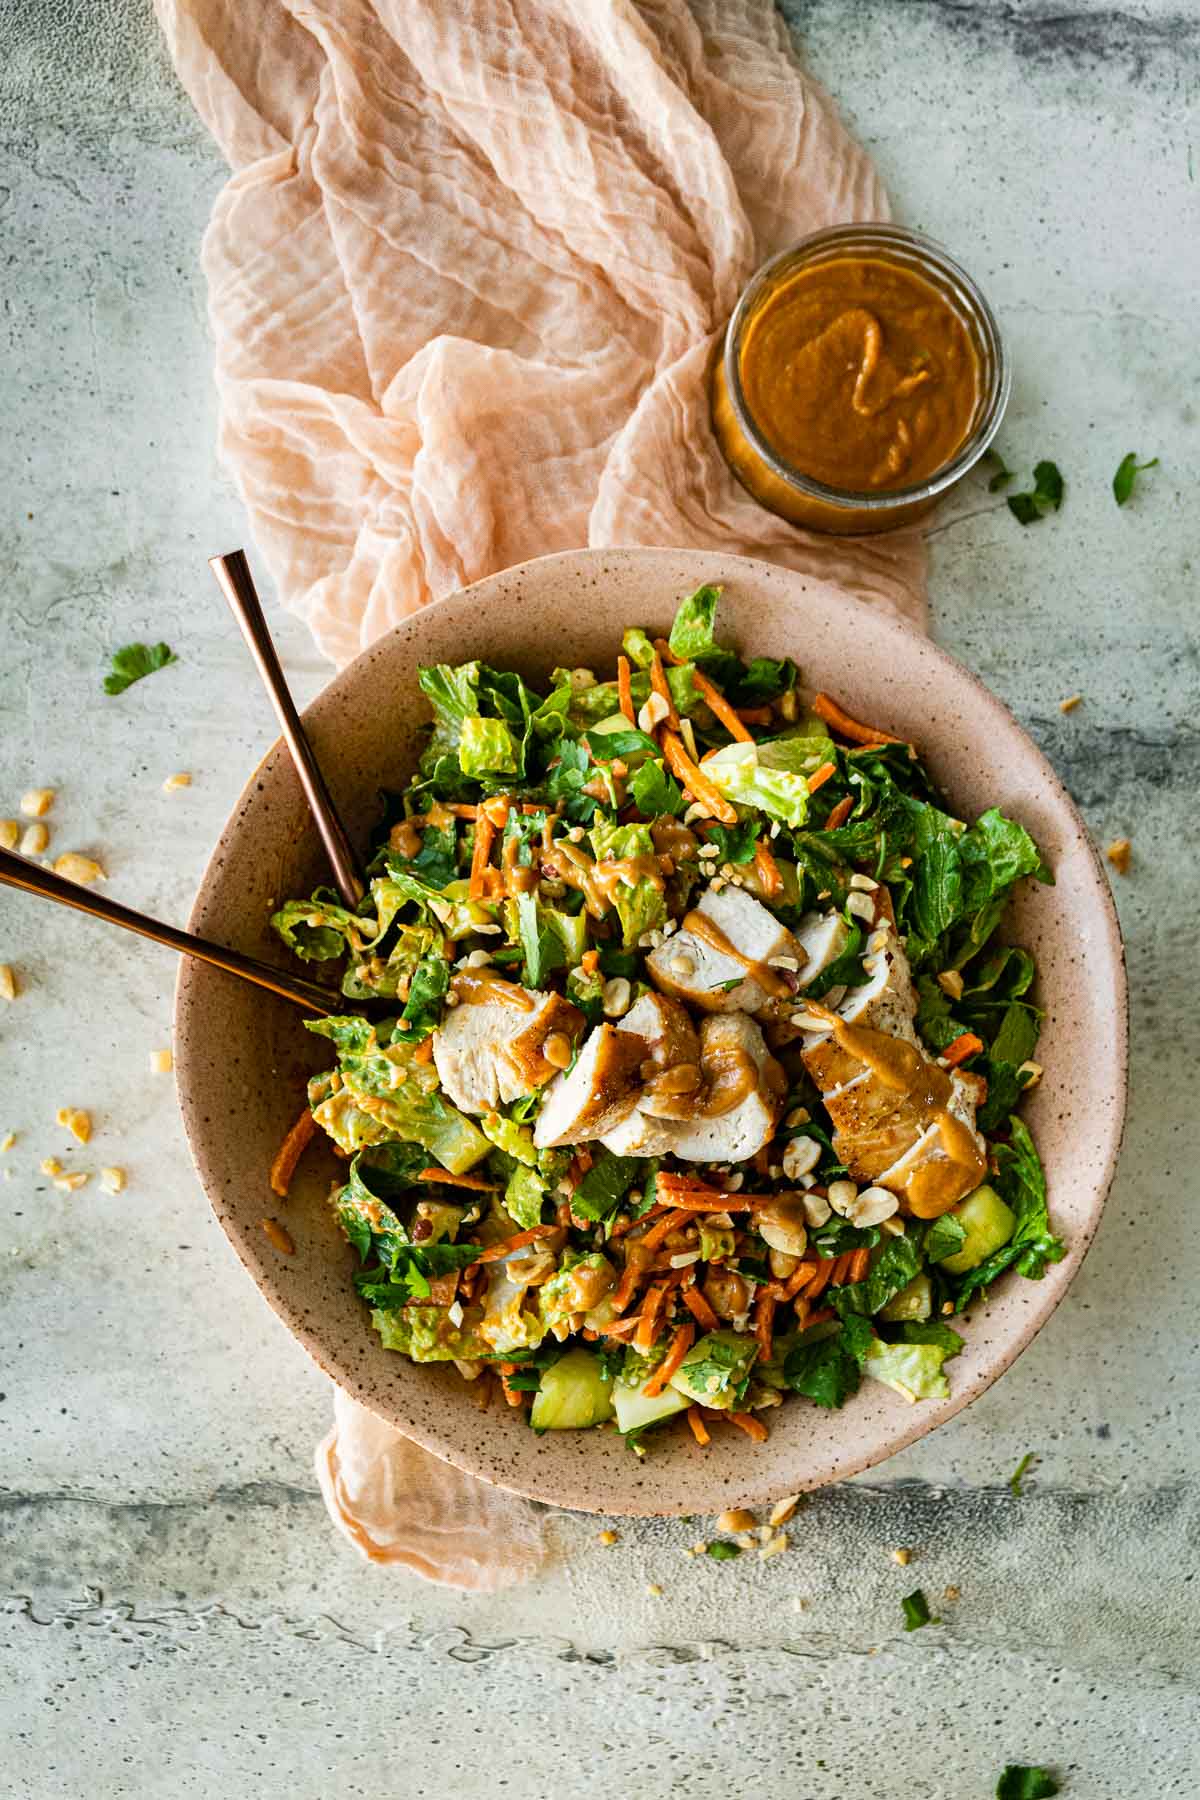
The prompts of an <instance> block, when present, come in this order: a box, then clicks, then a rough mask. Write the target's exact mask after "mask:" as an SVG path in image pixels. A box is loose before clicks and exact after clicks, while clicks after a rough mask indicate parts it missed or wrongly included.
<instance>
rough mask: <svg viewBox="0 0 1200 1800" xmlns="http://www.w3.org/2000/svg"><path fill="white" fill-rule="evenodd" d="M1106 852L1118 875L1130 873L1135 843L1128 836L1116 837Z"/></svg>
mask: <svg viewBox="0 0 1200 1800" xmlns="http://www.w3.org/2000/svg"><path fill="white" fill-rule="evenodd" d="M1104 854H1105V856H1107V858H1108V860H1109V862H1110V863H1111V864H1112V866H1113V868H1114V869H1115V870H1116V871H1117V874H1118V875H1128V873H1129V865H1130V863H1131V862H1132V861H1133V845H1132V844H1131V843H1130V841H1129V839H1128V838H1114V839H1113V841H1112V843H1111V844H1110V845H1109V846H1108V849H1107V850H1106V851H1105V852H1104Z"/></svg>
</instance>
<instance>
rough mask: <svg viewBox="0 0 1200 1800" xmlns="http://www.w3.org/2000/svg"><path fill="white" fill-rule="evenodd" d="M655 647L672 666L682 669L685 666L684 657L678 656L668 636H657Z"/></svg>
mask: <svg viewBox="0 0 1200 1800" xmlns="http://www.w3.org/2000/svg"><path fill="white" fill-rule="evenodd" d="M654 648H655V649H656V650H657V651H658V654H659V655H660V656H661V657H662V659H663V661H664V662H665V663H669V664H670V666H671V668H673V669H680V668H682V667H683V657H682V656H676V654H675V652H674V651H673V650H672V648H671V646H670V644H668V642H667V640H666V638H655V640H654Z"/></svg>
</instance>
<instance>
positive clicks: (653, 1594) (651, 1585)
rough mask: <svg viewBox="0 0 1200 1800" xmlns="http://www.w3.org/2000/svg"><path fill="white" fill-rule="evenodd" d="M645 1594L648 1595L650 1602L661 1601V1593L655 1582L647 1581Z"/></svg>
mask: <svg viewBox="0 0 1200 1800" xmlns="http://www.w3.org/2000/svg"><path fill="white" fill-rule="evenodd" d="M646 1592H647V1593H648V1594H649V1596H650V1598H651V1599H652V1600H661V1599H662V1594H663V1591H662V1589H661V1588H660V1587H659V1585H658V1583H657V1581H648V1582H647V1583H646Z"/></svg>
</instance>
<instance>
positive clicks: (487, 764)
mask: <svg viewBox="0 0 1200 1800" xmlns="http://www.w3.org/2000/svg"><path fill="white" fill-rule="evenodd" d="M458 766H459V768H460V769H461V770H462V772H463V774H464V775H473V776H475V777H477V778H480V777H483V776H488V775H514V774H515V773H516V770H517V747H516V745H515V744H514V743H513V738H512V733H511V731H510V730H509V729H508V726H507V725H506V724H505V723H504V721H503V719H484V718H481V717H480V715H479V714H478V713H469V714H468V715H467V717H466V718H465V719H464V720H463V722H462V729H461V731H460V732H459V739H458Z"/></svg>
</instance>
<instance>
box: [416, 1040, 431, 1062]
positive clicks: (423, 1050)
mask: <svg viewBox="0 0 1200 1800" xmlns="http://www.w3.org/2000/svg"><path fill="white" fill-rule="evenodd" d="M413 1061H414V1062H416V1063H427V1062H432V1061H433V1033H432V1032H431V1033H430V1034H429V1036H428V1037H427V1038H422V1039H421V1042H420V1043H419V1044H418V1045H417V1047H416V1049H415V1050H414V1051H413Z"/></svg>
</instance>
